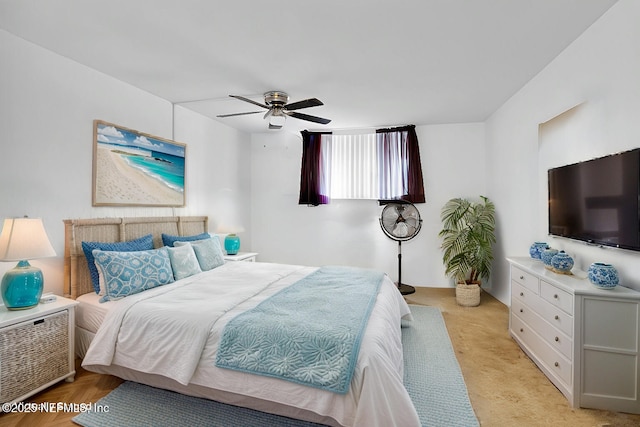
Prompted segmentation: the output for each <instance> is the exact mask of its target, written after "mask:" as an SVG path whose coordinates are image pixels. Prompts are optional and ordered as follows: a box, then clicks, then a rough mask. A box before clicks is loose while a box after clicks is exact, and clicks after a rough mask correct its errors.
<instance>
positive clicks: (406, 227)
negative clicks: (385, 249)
mask: <svg viewBox="0 0 640 427" xmlns="http://www.w3.org/2000/svg"><path fill="white" fill-rule="evenodd" d="M380 227H382V231H384V234H386V235H387V236H388V237H389V238H390V239H392V240H395V241H397V242H398V289H399V290H400V293H401V294H402V295H409V294H412V293H414V292H415V291H416V289H415V288H414V287H413V286H410V285H405V284H404V283H402V242H404V241H407V240H411V239H413V238H414V237H416V235H417V234H418V232H419V231H420V227H422V220H421V219H420V212H419V211H418V209H417V208H416V207H415V206H414V205H413V204H411V203H406V202H404V203H403V202H391V203H387V204H386V205H385V207H384V209H382V213H381V214H380Z"/></svg>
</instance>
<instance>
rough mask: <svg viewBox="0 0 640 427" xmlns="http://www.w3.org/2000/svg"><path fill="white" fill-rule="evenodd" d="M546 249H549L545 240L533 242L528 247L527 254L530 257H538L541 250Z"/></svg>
mask: <svg viewBox="0 0 640 427" xmlns="http://www.w3.org/2000/svg"><path fill="white" fill-rule="evenodd" d="M546 249H549V245H547V244H546V243H545V242H533V244H532V245H531V247H530V248H529V255H531V258H534V259H540V257H541V255H542V251H544V250H546Z"/></svg>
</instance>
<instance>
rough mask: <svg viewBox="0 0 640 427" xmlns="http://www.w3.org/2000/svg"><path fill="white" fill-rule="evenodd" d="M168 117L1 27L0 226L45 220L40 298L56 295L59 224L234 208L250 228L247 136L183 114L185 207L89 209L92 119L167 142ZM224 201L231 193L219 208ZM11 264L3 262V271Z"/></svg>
mask: <svg viewBox="0 0 640 427" xmlns="http://www.w3.org/2000/svg"><path fill="white" fill-rule="evenodd" d="M172 110H173V108H172V105H171V104H170V103H169V102H168V101H166V100H163V99H161V98H158V97H156V96H153V95H151V94H149V93H146V92H144V91H141V90H140V89H137V88H135V87H133V86H130V85H128V84H125V83H123V82H121V81H118V80H116V79H113V78H111V77H108V76H106V75H104V74H101V73H98V72H96V71H94V70H92V69H89V68H87V67H85V66H82V65H80V64H78V63H76V62H73V61H70V60H68V59H66V58H64V57H61V56H59V55H56V54H53V53H51V52H49V51H47V50H45V49H42V48H40V47H38V46H36V45H33V44H31V43H28V42H25V41H24V40H22V39H19V38H17V37H15V36H13V35H11V34H9V33H7V32H4V31H1V30H0V159H1V164H2V167H0V201H1V202H0V219H4V218H6V217H15V216H23V215H25V214H28V215H29V216H30V217H41V218H43V221H44V224H45V228H46V230H47V232H48V234H49V238H50V240H51V243H52V245H53V247H54V249H55V250H56V252H57V254H58V256H57V257H56V258H50V259H42V260H36V261H33V262H32V264H34V265H36V266H39V267H40V268H42V269H43V271H44V275H45V290H46V291H53V292H55V293H57V294H62V277H63V260H62V255H63V252H64V227H63V223H62V220H63V219H66V218H85V217H107V216H159V215H173V214H182V215H209V216H210V218H211V220H212V224H213V225H214V226H215V224H216V223H217V215H221V214H222V213H224V214H227V212H232V211H234V210H237V211H240V212H244V213H243V214H242V215H244V216H245V217H244V218H243V221H245V223H248V222H249V217H248V214H247V213H246V212H247V210H248V209H247V206H249V205H250V191H251V189H250V181H249V179H248V177H247V172H246V170H245V169H243V167H241V166H244V165H246V164H247V162H250V156H249V154H250V151H249V141H250V137H249V135H248V134H243V133H241V132H238V131H235V130H233V129H230V128H228V127H227V126H224V125H222V124H220V123H218V122H215V121H212V120H209V119H206V118H204V117H202V116H199V115H197V114H194V113H191V112H189V111H187V110H184V109H181V108H176V123H175V140H177V141H179V142H183V143H186V144H187V159H186V165H187V177H186V184H187V189H186V191H187V206H186V207H185V208H180V209H172V208H136V207H92V206H91V174H92V150H93V145H92V144H93V120H94V119H102V120H106V121H108V122H112V123H116V124H118V125H122V126H125V127H129V128H132V129H136V130H139V131H142V132H145V133H149V134H152V135H156V136H159V137H163V138H169V139H171V138H172V130H173V129H172V127H173V125H172V122H173V119H172V115H173V111H172ZM220 194H225V195H227V194H229V196H228V197H227V198H226V199H224V201H223V202H219V200H221V199H222V197H219V196H220ZM203 196H204V197H203ZM207 196H208V197H207ZM236 205H237V206H238V208H236ZM212 231H213V230H212ZM248 240H249V241H250V238H248ZM14 265H15V263H14V262H10V263H9V262H0V274H3V273H4V271H6V270H7V269H10V268H12V267H13V266H14Z"/></svg>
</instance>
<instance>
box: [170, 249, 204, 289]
mask: <svg viewBox="0 0 640 427" xmlns="http://www.w3.org/2000/svg"><path fill="white" fill-rule="evenodd" d="M176 243H178V242H176ZM180 243H181V245H180V246H177V247H174V248H169V247H167V250H168V251H169V259H170V260H171V268H172V269H173V277H174V278H175V279H176V280H180V279H184V278H185V277H189V276H193V275H194V274H198V273H202V270H201V269H200V264H198V258H196V254H195V252H194V251H193V248H192V247H191V243H189V242H180Z"/></svg>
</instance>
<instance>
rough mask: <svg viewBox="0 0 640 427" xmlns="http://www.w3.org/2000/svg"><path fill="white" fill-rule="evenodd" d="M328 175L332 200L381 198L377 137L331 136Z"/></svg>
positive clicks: (363, 135) (364, 135) (369, 134)
mask: <svg viewBox="0 0 640 427" xmlns="http://www.w3.org/2000/svg"><path fill="white" fill-rule="evenodd" d="M323 142H324V140H323ZM329 175H330V176H331V187H330V188H331V191H330V192H329V194H330V197H331V198H332V199H375V200H377V199H379V198H380V197H379V186H378V153H377V147H376V134H375V133H367V134H359V135H336V134H334V135H332V136H331V161H330V173H329Z"/></svg>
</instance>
